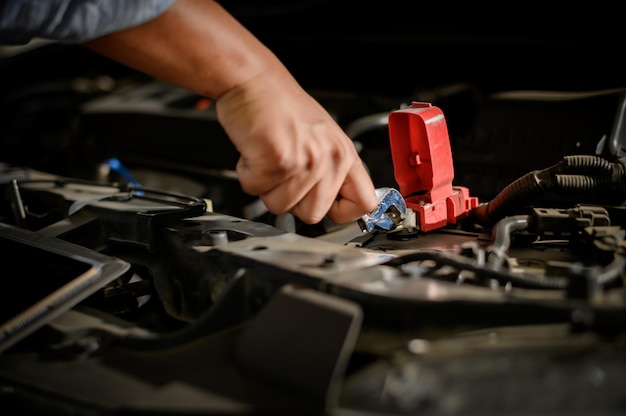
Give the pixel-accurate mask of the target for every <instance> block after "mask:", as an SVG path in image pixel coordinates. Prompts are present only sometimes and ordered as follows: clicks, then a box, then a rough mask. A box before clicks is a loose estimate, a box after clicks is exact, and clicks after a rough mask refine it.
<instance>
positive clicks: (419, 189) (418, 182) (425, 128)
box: [389, 102, 478, 231]
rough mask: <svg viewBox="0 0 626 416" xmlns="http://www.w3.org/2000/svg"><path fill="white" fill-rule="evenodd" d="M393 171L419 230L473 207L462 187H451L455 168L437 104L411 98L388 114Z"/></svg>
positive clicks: (475, 201)
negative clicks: (415, 215)
mask: <svg viewBox="0 0 626 416" xmlns="http://www.w3.org/2000/svg"><path fill="white" fill-rule="evenodd" d="M389 142H390V146H391V156H392V160H393V166H394V175H395V179H396V182H397V183H398V186H399V188H400V193H401V194H402V196H403V197H404V198H405V200H406V203H407V207H409V208H411V209H413V211H415V212H416V214H417V215H418V217H419V226H420V229H421V230H422V231H430V230H433V229H436V228H441V227H443V226H445V225H447V224H455V223H456V221H457V219H459V218H461V217H464V216H466V215H467V214H468V213H469V211H470V210H471V209H472V208H474V207H476V206H477V205H478V199H477V198H475V197H470V196H469V191H468V190H467V188H463V187H458V186H452V180H453V179H454V166H453V163H452V150H451V148H450V138H449V136H448V127H447V125H446V120H445V117H444V115H443V112H442V111H441V109H440V108H438V107H435V106H433V105H432V104H430V103H423V102H413V103H411V106H410V107H407V108H403V109H400V110H396V111H394V112H392V113H391V114H390V115H389Z"/></svg>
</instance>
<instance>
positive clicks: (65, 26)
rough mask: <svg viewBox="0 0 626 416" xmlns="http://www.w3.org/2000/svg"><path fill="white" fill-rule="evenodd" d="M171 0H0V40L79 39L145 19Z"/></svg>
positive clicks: (130, 25)
mask: <svg viewBox="0 0 626 416" xmlns="http://www.w3.org/2000/svg"><path fill="white" fill-rule="evenodd" d="M173 2H174V0H0V43H2V44H5V45H20V44H25V43H28V42H29V41H30V40H32V39H33V38H41V39H49V40H57V41H61V42H70V43H79V42H85V41H88V40H91V39H95V38H97V37H100V36H103V35H106V34H109V33H112V32H116V31H119V30H122V29H127V28H130V27H133V26H137V25H139V24H141V23H145V22H147V21H149V20H151V19H154V18H155V17H157V16H159V15H160V14H161V13H163V12H164V11H165V10H166V9H167V8H168V7H169V6H171V5H172V3H173Z"/></svg>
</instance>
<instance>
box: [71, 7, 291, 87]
mask: <svg viewBox="0 0 626 416" xmlns="http://www.w3.org/2000/svg"><path fill="white" fill-rule="evenodd" d="M83 45H84V46H85V47H87V48H89V49H91V50H94V51H96V52H98V53H101V54H103V55H105V56H108V57H110V58H112V59H114V60H116V61H119V62H121V63H123V64H125V65H128V66H129V67H132V68H135V69H137V70H139V71H142V72H145V73H147V74H149V75H151V76H153V77H155V78H157V79H161V80H164V81H167V82H171V83H173V84H176V85H179V86H181V87H183V88H186V89H189V90H191V91H194V92H197V93H198V94H201V95H205V96H207V97H212V98H215V99H217V98H219V97H221V96H222V95H223V94H224V93H225V92H226V91H229V90H231V89H232V88H233V87H236V86H239V85H241V84H244V83H246V82H248V81H250V80H252V79H254V78H257V77H260V76H262V75H263V74H266V73H275V71H277V69H278V72H279V73H285V75H287V74H286V70H284V69H282V68H281V67H282V65H281V64H280V62H279V61H278V60H277V58H276V57H275V56H274V54H273V53H272V52H271V51H269V50H268V49H267V48H266V47H265V46H264V45H263V44H261V43H260V42H259V41H258V40H257V39H256V38H255V37H254V36H253V35H252V34H251V33H250V32H248V30H247V29H245V28H244V27H243V26H242V25H240V24H239V23H238V22H237V21H236V20H235V19H234V18H233V17H232V16H231V15H230V14H229V13H228V12H227V11H226V10H224V9H223V8H222V6H221V5H219V4H218V3H216V2H214V1H209V0H177V1H176V2H175V3H174V4H173V5H172V6H171V7H170V8H169V9H167V10H166V11H165V12H164V13H163V14H161V15H160V16H159V17H157V18H155V19H153V20H151V21H149V22H147V23H144V24H141V25H139V26H136V27H133V28H130V29H126V30H122V31H119V32H116V33H113V34H110V35H105V36H103V37H100V38H97V39H95V40H92V41H89V42H86V43H84V44H83Z"/></svg>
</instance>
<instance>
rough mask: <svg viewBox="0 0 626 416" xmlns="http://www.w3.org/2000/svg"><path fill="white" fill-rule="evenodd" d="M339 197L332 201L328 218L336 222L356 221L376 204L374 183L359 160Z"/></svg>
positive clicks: (347, 177) (344, 183)
mask: <svg viewBox="0 0 626 416" xmlns="http://www.w3.org/2000/svg"><path fill="white" fill-rule="evenodd" d="M339 195H341V198H339V199H336V200H335V201H333V203H332V205H331V207H330V209H329V210H328V214H327V216H328V218H329V219H330V220H332V221H333V222H335V223H336V224H346V223H349V222H352V221H356V220H357V219H358V218H360V217H362V216H363V215H365V214H366V213H368V212H370V211H372V210H374V209H375V208H376V206H377V205H378V198H377V197H376V191H375V188H374V184H373V183H372V180H371V178H370V176H369V174H368V172H367V171H366V170H365V167H364V166H363V164H362V162H361V160H357V161H356V163H355V164H354V165H353V166H352V169H351V170H350V172H348V175H347V176H346V178H345V180H344V182H343V184H342V186H341V188H340V190H339Z"/></svg>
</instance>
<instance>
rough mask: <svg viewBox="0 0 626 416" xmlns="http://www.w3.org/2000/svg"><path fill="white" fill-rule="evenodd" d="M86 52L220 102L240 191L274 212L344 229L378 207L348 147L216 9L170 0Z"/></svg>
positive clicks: (198, 0)
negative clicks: (234, 150)
mask: <svg viewBox="0 0 626 416" xmlns="http://www.w3.org/2000/svg"><path fill="white" fill-rule="evenodd" d="M84 46H86V47H87V48H90V49H92V50H94V51H96V52H99V53H102V54H103V55H106V56H109V57H111V58H112V59H115V60H117V61H119V62H122V63H124V64H126V65H128V66H131V67H133V68H136V69H138V70H140V71H142V72H145V73H147V74H150V75H152V76H154V77H155V78H158V79H162V80H165V81H168V82H171V83H173V84H176V85H179V86H181V87H184V88H187V89H189V90H191V91H195V92H197V93H199V94H202V95H205V96H208V97H212V98H214V99H215V100H217V104H216V109H217V113H218V119H219V121H220V123H221V125H222V126H223V127H224V129H225V131H226V134H227V135H228V136H229V138H230V139H231V141H232V142H233V143H234V145H235V146H236V147H237V148H238V150H239V152H240V154H241V156H240V159H239V162H238V164H237V173H238V177H239V180H240V182H241V184H242V187H243V189H244V191H246V192H248V193H249V194H251V195H258V196H259V197H260V198H261V200H262V201H263V202H264V203H265V205H266V206H267V208H268V209H269V210H270V211H271V212H273V213H275V214H280V213H284V212H291V213H293V214H294V215H296V216H297V217H299V218H300V219H302V220H303V221H304V222H307V223H317V222H319V221H320V220H322V218H323V217H324V216H325V215H328V218H330V219H331V220H333V221H335V222H336V223H339V224H341V223H347V222H350V221H353V220H356V219H357V218H359V217H360V216H361V215H363V214H365V213H366V212H368V211H371V210H372V209H374V208H375V206H376V204H377V200H376V194H375V190H374V186H373V184H372V182H371V179H370V177H369V175H368V173H367V171H366V170H365V168H364V166H363V164H362V162H361V160H360V158H359V156H358V154H357V152H356V150H355V148H354V146H353V144H352V141H351V140H350V139H349V138H348V137H347V136H346V135H345V133H344V132H343V130H342V129H341V128H340V127H339V126H338V125H337V124H336V123H335V121H334V120H333V119H332V117H331V116H330V115H329V114H328V113H327V112H326V111H325V109H324V108H322V106H321V105H320V104H319V103H317V102H316V101H315V100H314V99H313V98H312V97H311V96H310V95H309V94H307V93H306V92H305V91H304V90H303V89H302V88H301V87H300V86H299V84H298V83H297V82H296V80H295V79H294V78H293V77H292V76H291V74H290V73H289V72H288V70H287V69H286V68H285V67H284V66H283V65H282V63H281V62H280V61H279V60H278V59H277V57H276V56H275V55H274V54H273V53H272V52H271V51H270V50H268V49H267V48H266V47H265V46H264V45H263V44H261V43H260V42H259V41H258V39H256V38H255V37H254V36H253V35H252V34H251V33H250V32H248V31H247V30H246V29H245V28H244V27H243V26H242V25H240V24H239V23H238V22H237V21H236V20H235V19H234V18H233V17H232V16H231V15H230V14H228V13H227V12H226V11H225V10H224V9H223V8H222V7H221V6H220V5H219V4H218V3H216V2H214V1H208V0H177V1H176V2H175V3H174V4H173V5H172V6H171V7H170V8H168V9H167V10H166V11H165V12H164V13H163V14H161V15H160V16H159V17H157V18H155V19H153V20H151V21H149V22H147V23H144V24H141V25H139V26H136V27H133V28H130V29H126V30H122V31H119V32H115V33H112V34H109V35H105V36H102V37H100V38H97V39H95V40H92V41H89V42H86V43H84ZM338 195H340V196H341V198H337V196H338Z"/></svg>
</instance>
